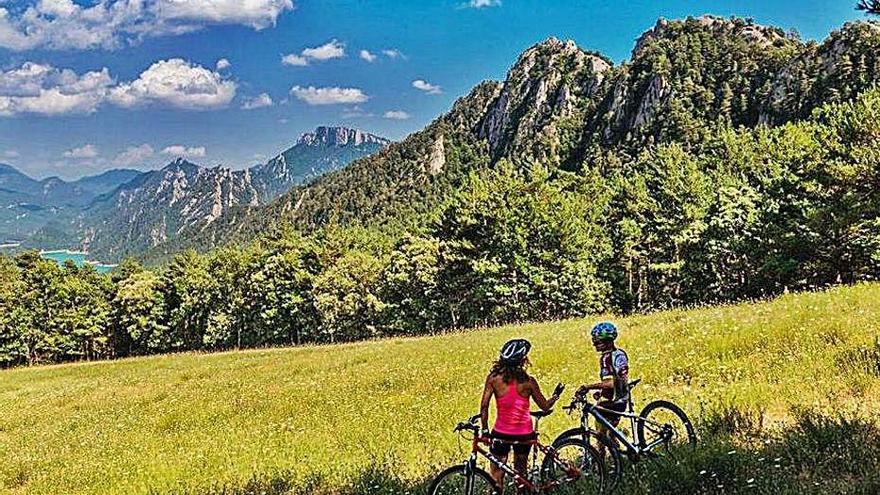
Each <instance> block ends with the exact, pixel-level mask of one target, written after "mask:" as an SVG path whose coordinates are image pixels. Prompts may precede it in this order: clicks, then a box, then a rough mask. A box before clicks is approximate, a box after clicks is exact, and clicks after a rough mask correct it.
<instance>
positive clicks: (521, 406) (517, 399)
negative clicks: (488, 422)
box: [494, 381, 535, 435]
mask: <svg viewBox="0 0 880 495" xmlns="http://www.w3.org/2000/svg"><path fill="white" fill-rule="evenodd" d="M495 407H496V410H497V411H496V412H497V413H498V414H497V417H496V418H495V428H494V429H495V431H497V432H498V433H504V434H507V435H528V434H530V433H532V432H534V429H535V428H534V425H532V417H531V416H530V415H529V407H530V402H529V398H528V397H523V396H522V395H519V392H517V391H516V381H513V382H511V383H510V384H509V385H508V387H507V393H505V394H504V395H503V396H501V397H498V396H497V395H496V396H495Z"/></svg>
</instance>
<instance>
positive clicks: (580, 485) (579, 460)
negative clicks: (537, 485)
mask: <svg viewBox="0 0 880 495" xmlns="http://www.w3.org/2000/svg"><path fill="white" fill-rule="evenodd" d="M553 450H554V451H555V453H556V456H553V455H549V454H548V455H545V456H544V461H543V462H542V463H541V474H542V479H543V482H544V483H548V482H555V483H558V484H559V485H558V487H557V488H556V489H555V490H554V491H553V493H555V494H558V493H561V494H564V495H575V494H577V495H581V494H592V493H603V489H604V480H605V467H604V465H603V464H604V463H603V462H602V457H601V456H600V455H599V452H597V451H596V449H595V448H593V447H592V446H591V445H590V444H589V443H587V442H585V441H584V440H583V438H578V437H568V438H563V439H561V441H560V442H559V445H558V446H556V447H553Z"/></svg>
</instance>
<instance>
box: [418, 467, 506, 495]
mask: <svg viewBox="0 0 880 495" xmlns="http://www.w3.org/2000/svg"><path fill="white" fill-rule="evenodd" d="M468 471H470V472H468ZM428 495H501V490H500V489H499V488H498V487H497V486H496V485H495V481H494V480H492V477H491V476H489V473H487V472H486V471H483V470H482V469H480V468H478V467H474V468H472V469H470V470H468V469H467V466H464V465H460V466H453V467H451V468H449V469H447V470H445V471H443V472H442V473H440V474H438V475H437V477H436V478H434V481H432V482H431V487H430V488H428Z"/></svg>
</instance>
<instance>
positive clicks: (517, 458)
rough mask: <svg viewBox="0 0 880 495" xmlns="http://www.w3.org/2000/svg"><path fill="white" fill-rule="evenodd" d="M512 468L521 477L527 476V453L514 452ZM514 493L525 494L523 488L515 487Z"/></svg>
mask: <svg viewBox="0 0 880 495" xmlns="http://www.w3.org/2000/svg"><path fill="white" fill-rule="evenodd" d="M513 468H514V469H516V471H517V472H518V473H520V474H522V475H523V476H528V473H527V472H526V471H528V469H529V453H528V452H526V453H520V452H514V453H513ZM516 493H526V492H525V488H521V487H517V489H516Z"/></svg>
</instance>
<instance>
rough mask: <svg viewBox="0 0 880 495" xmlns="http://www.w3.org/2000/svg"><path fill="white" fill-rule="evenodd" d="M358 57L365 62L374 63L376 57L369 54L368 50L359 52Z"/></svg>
mask: <svg viewBox="0 0 880 495" xmlns="http://www.w3.org/2000/svg"><path fill="white" fill-rule="evenodd" d="M360 57H361V58H362V59H364V60H366V61H367V62H374V61H375V60H376V55H373V54H372V53H370V51H369V50H361V53H360Z"/></svg>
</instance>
